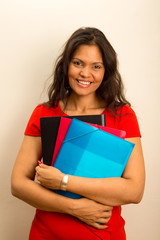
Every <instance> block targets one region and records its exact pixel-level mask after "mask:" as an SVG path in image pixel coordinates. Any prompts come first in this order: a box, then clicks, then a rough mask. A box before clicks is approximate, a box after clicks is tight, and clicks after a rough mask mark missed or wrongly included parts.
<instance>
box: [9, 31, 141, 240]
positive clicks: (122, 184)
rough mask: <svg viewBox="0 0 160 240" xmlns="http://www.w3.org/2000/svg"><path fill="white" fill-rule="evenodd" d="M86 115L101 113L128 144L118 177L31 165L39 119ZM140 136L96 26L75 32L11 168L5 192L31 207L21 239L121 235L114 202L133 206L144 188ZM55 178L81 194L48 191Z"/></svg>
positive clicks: (37, 148)
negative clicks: (25, 235) (130, 147)
mask: <svg viewBox="0 0 160 240" xmlns="http://www.w3.org/2000/svg"><path fill="white" fill-rule="evenodd" d="M91 114H105V115H106V125H107V126H108V127H112V128H117V129H122V130H125V131H126V139H127V140H128V141H130V142H132V143H134V144H135V147H134V150H133V152H132V154H131V156H130V159H129V161H128V163H127V166H126V168H125V170H124V172H123V176H122V177H121V178H102V179H92V178H90V179H89V178H79V177H76V176H71V175H69V177H68V179H66V176H65V175H64V173H62V172H60V171H59V170H58V169H56V168H54V167H51V166H47V165H45V164H40V165H39V166H37V165H38V164H37V162H38V160H39V159H41V158H42V147H41V133H40V121H39V119H40V117H50V116H67V115H91ZM140 137H141V135H140V131H139V126H138V123H137V118H136V115H135V113H134V111H133V110H132V109H131V107H130V104H129V102H128V101H127V100H126V99H125V97H124V94H123V85H122V80H121V77H120V74H119V72H118V70H117V57H116V53H115V51H114V49H113V48H112V46H111V45H110V43H109V42H108V40H107V39H106V37H105V36H104V34H103V33H102V32H101V31H99V30H98V29H95V28H81V29H78V30H77V31H76V32H74V33H73V34H72V36H71V37H70V39H69V40H68V42H67V43H66V45H65V48H64V51H63V53H62V54H61V56H60V57H59V58H58V60H57V63H56V68H55V71H54V78H53V83H52V84H51V86H50V89H49V101H48V102H47V103H45V104H41V105H39V106H37V107H36V108H35V110H34V111H33V113H32V116H31V118H30V120H29V122H28V125H27V128H26V131H25V136H24V140H23V143H22V146H21V148H20V151H19V154H18V156H17V160H16V162H15V166H14V169H13V173H12V194H13V195H14V196H16V197H18V198H20V199H22V200H23V201H25V202H27V203H29V204H30V205H32V206H34V207H36V208H37V211H36V214H35V218H34V220H33V223H32V227H31V231H30V237H29V239H30V240H32V239H50V240H52V239H61V240H62V239H65V240H67V239H68V240H72V239H75V240H79V239H85V240H86V239H92V240H93V239H107V240H111V239H112V240H113V239H114V240H116V239H117V240H120V239H121V240H123V239H126V236H125V230H124V220H123V218H122V217H121V207H120V206H121V205H124V204H129V203H139V202H140V201H141V199H142V195H143V190H144V182H145V170H144V159H143V154H142V147H141V140H140ZM75 161H76V159H75ZM35 173H36V176H37V179H38V181H39V183H37V182H35V181H34V178H35ZM62 183H65V186H63V187H65V190H66V189H67V190H68V191H71V192H74V193H77V194H80V195H82V196H83V198H81V199H78V200H77V199H76V200H75V199H69V198H66V197H64V196H61V195H58V194H56V193H55V192H53V191H50V190H48V189H62Z"/></svg>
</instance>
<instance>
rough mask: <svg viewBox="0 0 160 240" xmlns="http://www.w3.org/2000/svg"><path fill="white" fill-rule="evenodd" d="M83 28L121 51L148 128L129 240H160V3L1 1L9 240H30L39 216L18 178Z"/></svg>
mask: <svg viewBox="0 0 160 240" xmlns="http://www.w3.org/2000/svg"><path fill="white" fill-rule="evenodd" d="M81 26H94V27H98V28H100V29H101V30H102V31H103V32H104V33H105V34H106V36H107V38H108V39H109V40H110V42H111V43H112V45H113V46H114V48H115V50H116V51H117V53H118V57H119V62H120V66H119V67H120V72H121V74H122V77H123V79H124V82H125V86H126V94H127V96H128V98H129V100H130V101H131V102H132V105H133V108H134V109H135V111H136V113H137V116H138V120H139V123H140V126H141V132H142V136H143V137H142V143H143V148H144V156H145V162H146V172H147V180H146V188H145V194H144V198H143V201H142V202H141V203H140V204H139V205H129V206H125V207H123V215H124V217H125V219H126V222H127V224H126V231H127V236H128V240H135V239H136V240H159V239H160V227H159V223H160V187H159V182H160V157H159V134H160V131H159V130H160V127H159V125H160V124H159V119H160V113H159V110H160V108H159V103H160V97H159V91H160V83H159V81H160V80H159V78H160V67H159V64H160V2H159V0H134V1H131V0H117V1H116V0H98V1H97V0H81V1H75V0H58V1H54V0H0V69H1V70H0V105H1V106H0V109H1V117H0V123H1V124H0V128H1V129H0V166H1V167H0V238H1V239H2V240H19V239H23V240H27V239H28V231H29V228H30V224H31V220H32V218H33V214H34V209H33V208H32V207H30V206H28V205H27V204H25V203H23V202H22V201H20V200H18V199H16V198H14V197H12V196H11V194H10V175H11V171H12V167H13V164H14V161H15V158H16V154H17V152H18V149H19V147H20V144H21V141H22V139H23V132H24V129H25V126H26V124H27V121H28V118H29V116H30V114H31V112H32V110H33V109H34V107H35V106H36V105H37V104H38V103H40V102H42V101H44V99H46V98H45V88H46V85H45V83H46V79H47V77H48V76H49V74H50V73H51V72H52V67H53V63H54V60H55V58H56V57H57V56H58V54H59V53H60V49H61V47H62V45H63V43H64V42H65V41H66V40H67V38H68V37H69V36H70V34H71V33H72V32H73V31H74V30H76V29H77V28H79V27H81ZM43 90H44V91H43ZM24 187H25V186H24Z"/></svg>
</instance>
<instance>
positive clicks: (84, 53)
mask: <svg viewBox="0 0 160 240" xmlns="http://www.w3.org/2000/svg"><path fill="white" fill-rule="evenodd" d="M72 58H79V59H80V60H82V61H83V60H86V61H91V62H92V61H93V62H103V59H102V53H101V51H100V49H99V47H98V46H97V45H80V46H79V47H78V48H77V49H76V50H75V51H74V53H73V55H72Z"/></svg>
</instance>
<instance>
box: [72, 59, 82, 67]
mask: <svg viewBox="0 0 160 240" xmlns="http://www.w3.org/2000/svg"><path fill="white" fill-rule="evenodd" d="M73 64H74V65H75V66H82V63H81V62H80V61H75V60H74V61H73Z"/></svg>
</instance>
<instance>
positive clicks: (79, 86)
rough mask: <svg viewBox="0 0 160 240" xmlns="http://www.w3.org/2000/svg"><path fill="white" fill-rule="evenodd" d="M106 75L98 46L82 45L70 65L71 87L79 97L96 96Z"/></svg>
mask: <svg viewBox="0 0 160 240" xmlns="http://www.w3.org/2000/svg"><path fill="white" fill-rule="evenodd" d="M104 73H105V68H104V64H103V59H102V54H101V52H100V50H99V48H98V46H96V45H91V46H89V45H80V46H79V47H78V48H77V49H76V51H75V52H74V54H73V57H72V59H71V62H70V64H69V69H68V78H69V85H70V87H71V89H72V91H74V93H76V94H77V95H79V96H86V95H90V94H95V91H96V90H97V89H98V88H99V86H100V85H101V83H102V81H103V77H104Z"/></svg>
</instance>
